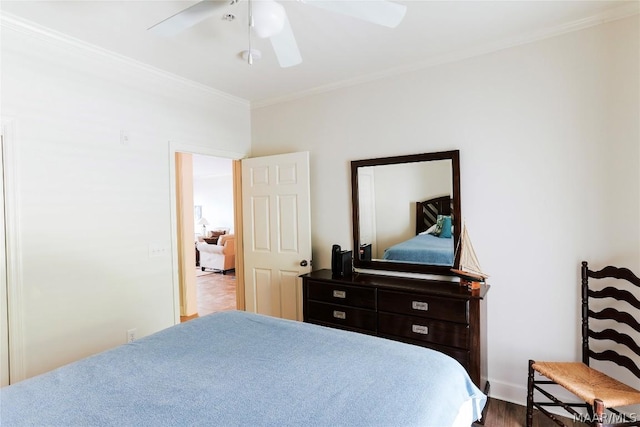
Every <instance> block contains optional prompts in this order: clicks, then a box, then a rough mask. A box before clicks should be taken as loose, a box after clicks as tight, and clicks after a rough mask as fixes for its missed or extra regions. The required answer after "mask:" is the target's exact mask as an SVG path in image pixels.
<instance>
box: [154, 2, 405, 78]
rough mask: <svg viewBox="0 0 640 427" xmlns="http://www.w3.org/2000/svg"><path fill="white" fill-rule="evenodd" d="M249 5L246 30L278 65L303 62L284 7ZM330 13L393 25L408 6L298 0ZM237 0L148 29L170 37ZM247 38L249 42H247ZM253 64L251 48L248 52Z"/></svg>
mask: <svg viewBox="0 0 640 427" xmlns="http://www.w3.org/2000/svg"><path fill="white" fill-rule="evenodd" d="M246 1H247V2H248V4H249V31H250V33H251V32H253V33H254V34H255V35H257V36H258V37H260V38H269V40H270V41H271V45H272V46H273V50H274V51H275V54H276V57H277V58H278V62H279V63H280V66H281V67H291V66H294V65H297V64H300V63H301V62H302V56H301V55H300V51H299V50H298V44H297V43H296V39H295V36H294V34H293V30H292V29H291V25H290V24H289V19H288V18H287V14H286V12H285V9H284V7H283V6H282V5H281V4H279V3H277V2H276V1H275V0H246ZM297 1H300V2H302V3H305V4H309V5H313V6H316V7H318V8H321V9H325V10H329V11H331V12H336V13H340V14H343V15H348V16H351V17H353V18H357V19H361V20H363V21H367V22H371V23H374V24H378V25H383V26H385V27H389V28H395V27H396V26H397V25H398V24H399V23H400V22H401V21H402V19H403V18H404V15H405V12H406V10H407V7H406V6H405V5H402V4H399V3H395V2H392V1H388V0H367V1H362V0H297ZM239 2H240V0H205V1H200V2H198V3H196V4H194V5H193V6H191V7H188V8H186V9H184V10H182V11H180V12H178V13H176V14H175V15H172V16H170V17H168V18H166V19H165V20H163V21H160V22H159V23H157V24H155V25H153V26H152V27H150V28H148V30H149V31H152V32H153V33H155V34H158V35H162V36H166V37H171V36H174V35H176V34H178V33H180V32H181V31H184V30H186V29H187V28H189V27H192V26H194V25H195V24H197V23H199V22H201V21H203V20H204V19H207V18H209V17H210V16H213V15H214V14H215V13H216V12H217V11H218V10H220V9H221V8H223V7H226V6H229V5H234V4H237V3H239ZM250 40H251V39H249V43H250ZM247 56H248V60H249V63H252V49H249V50H248V51H247Z"/></svg>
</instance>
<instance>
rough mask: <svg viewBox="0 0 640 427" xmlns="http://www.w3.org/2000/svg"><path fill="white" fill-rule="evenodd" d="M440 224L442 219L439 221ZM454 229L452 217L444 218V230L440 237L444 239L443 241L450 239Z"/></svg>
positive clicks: (442, 229)
mask: <svg viewBox="0 0 640 427" xmlns="http://www.w3.org/2000/svg"><path fill="white" fill-rule="evenodd" d="M438 222H440V219H438ZM452 228H453V227H451V217H450V216H445V217H442V228H441V231H440V234H439V235H438V237H442V238H443V239H450V238H451V231H452Z"/></svg>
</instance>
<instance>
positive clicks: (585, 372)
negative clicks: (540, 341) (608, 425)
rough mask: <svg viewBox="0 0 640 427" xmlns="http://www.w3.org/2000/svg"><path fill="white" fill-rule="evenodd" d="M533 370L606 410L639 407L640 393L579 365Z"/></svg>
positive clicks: (537, 365)
mask: <svg viewBox="0 0 640 427" xmlns="http://www.w3.org/2000/svg"><path fill="white" fill-rule="evenodd" d="M533 369H534V370H536V371H537V372H538V373H540V374H542V375H544V376H545V377H547V378H549V379H550V380H553V381H554V382H555V383H557V384H559V385H561V386H563V387H564V388H566V389H567V390H569V391H570V392H572V393H573V394H575V395H576V396H578V397H579V398H581V399H582V400H584V401H585V402H588V403H589V404H590V405H593V401H594V400H595V399H600V400H602V402H604V405H605V407H607V408H615V407H617V406H627V405H637V404H640V391H638V390H636V389H635V388H633V387H630V386H628V385H626V384H624V383H621V382H620V381H617V380H615V379H613V378H611V377H610V376H608V375H605V374H603V373H602V372H600V371H597V370H595V369H593V368H590V367H589V366H587V365H585V364H584V363H580V362H535V363H534V364H533Z"/></svg>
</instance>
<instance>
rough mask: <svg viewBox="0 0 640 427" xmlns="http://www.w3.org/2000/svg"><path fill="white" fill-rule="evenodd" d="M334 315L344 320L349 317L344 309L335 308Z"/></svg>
mask: <svg viewBox="0 0 640 427" xmlns="http://www.w3.org/2000/svg"><path fill="white" fill-rule="evenodd" d="M333 317H335V318H336V319H343V320H344V319H346V318H347V313H345V312H344V311H338V310H333Z"/></svg>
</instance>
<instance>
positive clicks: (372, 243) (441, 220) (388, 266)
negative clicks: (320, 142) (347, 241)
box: [351, 150, 460, 275]
mask: <svg viewBox="0 0 640 427" xmlns="http://www.w3.org/2000/svg"><path fill="white" fill-rule="evenodd" d="M351 186H352V205H353V241H354V248H358V249H359V250H358V251H355V256H354V266H355V267H356V268H363V269H377V270H388V271H404V272H415V273H430V274H446V275H450V274H451V272H450V269H451V268H452V267H456V266H457V260H456V257H455V248H456V245H457V242H458V240H459V234H460V163H459V151H457V150H455V151H445V152H438V153H424V154H415V155H408V156H397V157H384V158H377V159H366V160H355V161H352V162H351Z"/></svg>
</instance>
